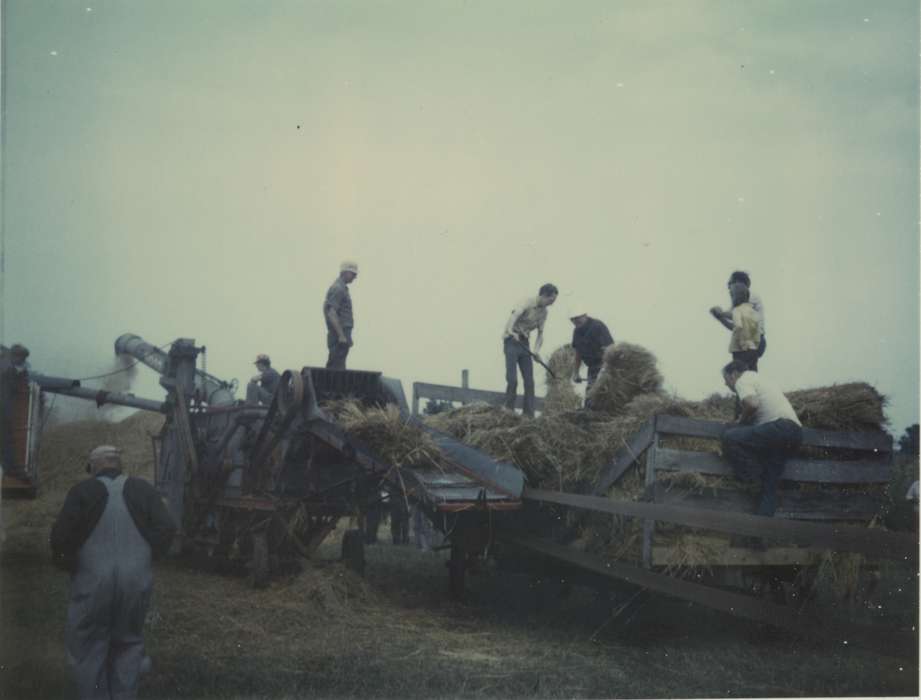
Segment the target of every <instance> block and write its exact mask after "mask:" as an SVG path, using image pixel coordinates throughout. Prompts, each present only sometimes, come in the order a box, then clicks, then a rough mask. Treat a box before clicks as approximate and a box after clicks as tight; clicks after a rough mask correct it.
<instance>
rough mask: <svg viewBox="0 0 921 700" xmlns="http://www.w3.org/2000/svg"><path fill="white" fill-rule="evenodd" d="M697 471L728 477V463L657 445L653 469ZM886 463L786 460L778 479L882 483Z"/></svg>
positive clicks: (885, 480) (886, 475) (886, 478)
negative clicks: (654, 467)
mask: <svg viewBox="0 0 921 700" xmlns="http://www.w3.org/2000/svg"><path fill="white" fill-rule="evenodd" d="M663 469H665V470H669V471H679V472H698V473H700V474H712V475H715V476H732V475H733V471H732V466H731V465H730V464H729V463H727V462H726V461H725V460H724V459H722V458H721V457H720V456H719V455H716V454H712V453H710V452H688V451H685V450H672V449H668V448H665V447H660V448H659V449H658V451H657V452H656V471H660V470H663ZM889 476H890V473H889V465H888V463H883V462H869V461H854V462H841V461H833V460H820V459H796V458H794V459H789V460H787V464H786V467H784V471H783V475H782V476H781V478H782V479H787V480H789V481H809V482H818V483H825V484H885V483H888V482H889Z"/></svg>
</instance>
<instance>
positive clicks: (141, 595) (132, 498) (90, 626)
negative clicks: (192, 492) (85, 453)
mask: <svg viewBox="0 0 921 700" xmlns="http://www.w3.org/2000/svg"><path fill="white" fill-rule="evenodd" d="M121 466H122V465H121V456H120V451H119V450H118V449H117V448H116V447H113V446H112V445H100V446H99V447H97V448H96V449H94V450H93V451H92V452H90V456H89V464H88V465H87V471H88V472H89V473H90V474H91V475H92V478H90V479H86V480H85V481H82V482H80V483H79V484H77V485H76V486H74V487H73V488H72V489H71V490H70V491H69V492H68V494H67V498H66V500H65V501H64V506H63V507H62V508H61V512H60V514H59V515H58V517H57V520H56V521H55V523H54V527H53V528H52V530H51V552H52V557H53V560H54V563H55V564H56V565H58V566H59V567H61V568H63V569H65V570H67V571H69V572H70V573H71V582H70V603H69V605H68V607H67V628H66V632H65V642H66V645H67V653H68V656H69V658H70V663H71V665H72V666H73V669H74V675H75V678H76V682H77V692H78V695H79V697H80V698H81V699H82V698H134V697H135V696H136V694H137V686H138V677H139V675H140V674H141V673H142V672H143V671H144V670H146V669H148V668H149V666H150V660H149V659H148V658H147V656H146V654H145V653H144V638H143V631H144V618H145V616H146V614H147V606H148V604H149V602H150V595H151V589H152V586H153V572H152V569H151V560H152V558H154V557H158V556H160V555H163V554H165V553H166V552H167V550H168V549H169V546H170V543H171V542H172V539H173V535H174V533H175V532H176V525H175V523H174V522H173V519H172V517H171V516H170V514H169V512H168V511H167V509H166V506H165V505H164V503H163V501H162V499H161V498H160V494H159V493H157V491H156V489H155V488H154V487H153V486H151V484H149V483H148V482H147V481H144V480H143V479H139V478H136V477H129V476H127V475H126V474H123V473H122V469H121Z"/></svg>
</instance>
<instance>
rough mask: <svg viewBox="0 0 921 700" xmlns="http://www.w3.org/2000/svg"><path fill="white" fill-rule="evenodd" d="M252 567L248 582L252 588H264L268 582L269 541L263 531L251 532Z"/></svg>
mask: <svg viewBox="0 0 921 700" xmlns="http://www.w3.org/2000/svg"><path fill="white" fill-rule="evenodd" d="M251 564H252V568H251V569H250V572H249V582H250V585H252V587H253V588H265V587H266V586H267V585H268V584H269V541H268V537H267V536H266V534H265V533H264V532H256V533H254V534H253V558H252V560H251Z"/></svg>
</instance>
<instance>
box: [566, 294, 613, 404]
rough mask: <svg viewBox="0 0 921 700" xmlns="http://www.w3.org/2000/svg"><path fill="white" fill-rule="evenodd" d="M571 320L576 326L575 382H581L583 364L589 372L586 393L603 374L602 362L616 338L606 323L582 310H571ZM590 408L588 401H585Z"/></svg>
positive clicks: (574, 341)
mask: <svg viewBox="0 0 921 700" xmlns="http://www.w3.org/2000/svg"><path fill="white" fill-rule="evenodd" d="M570 314H571V315H570V317H569V320H570V321H572V325H573V326H574V328H573V331H572V347H573V350H575V351H576V362H575V367H574V369H573V373H572V378H573V381H576V382H580V381H582V379H581V378H580V377H579V368H580V367H581V366H582V363H583V362H584V363H585V367H586V369H587V370H588V377H587V382H588V383H587V384H586V392H587V391H588V390H589V389H591V388H592V385H593V384H594V383H595V380H596V379H598V374H599V373H600V372H601V361H602V359H603V358H604V351H605V348H607V347H608V346H609V345H613V344H614V338H613V337H611V331H609V330H608V327H607V326H606V325H605V324H604V322H602V321H599V320H598V319H597V318H592V317H591V316H589V315H588V314H587V313H585V311H584V310H583V309H582V308H579V307H573V308H572V309H571V310H570ZM585 404H586V407H588V399H587V398H586V400H585Z"/></svg>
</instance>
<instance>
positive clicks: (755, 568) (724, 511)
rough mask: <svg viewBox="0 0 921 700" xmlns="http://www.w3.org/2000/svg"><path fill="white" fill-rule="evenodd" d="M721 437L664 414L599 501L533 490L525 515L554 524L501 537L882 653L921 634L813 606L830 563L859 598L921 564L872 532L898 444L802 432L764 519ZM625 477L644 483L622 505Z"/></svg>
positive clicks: (648, 427)
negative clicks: (581, 527) (881, 576)
mask: <svg viewBox="0 0 921 700" xmlns="http://www.w3.org/2000/svg"><path fill="white" fill-rule="evenodd" d="M724 428H725V425H724V424H722V423H717V422H712V421H704V420H697V419H691V418H684V417H676V416H668V415H658V416H655V417H653V418H651V419H650V420H648V421H647V422H646V423H645V424H644V425H643V426H642V427H641V428H640V429H639V430H638V431H637V432H636V433H635V434H634V435H633V436H632V437H631V438H630V439H629V440H627V441H626V442H625V444H624V446H623V448H622V449H621V450H620V451H619V452H618V454H617V455H616V456H615V458H614V460H613V461H612V462H611V463H610V464H609V465H608V466H607V468H606V469H604V470H603V471H602V472H601V474H600V476H599V479H598V481H597V483H596V485H595V488H594V492H593V494H592V495H586V494H574V493H565V492H560V491H551V490H541V489H527V488H526V489H525V490H524V493H523V495H522V499H523V500H524V501H525V503H526V504H527V505H528V507H529V508H530V509H532V510H535V509H536V510H537V511H545V512H546V513H547V515H549V516H550V517H545V519H544V520H545V522H549V523H553V522H556V523H559V524H561V525H560V526H559V527H555V528H554V527H552V526H551V527H549V528H545V529H544V530H543V532H541V533H540V536H535V534H534V528H533V527H532V528H531V531H530V532H528V531H524V530H521V529H518V530H515V529H511V530H508V531H506V532H503V533H501V534H500V539H502V540H503V541H504V542H506V543H507V544H508V545H509V546H511V547H512V548H514V549H518V550H523V551H528V552H532V553H537V554H541V555H543V556H544V557H546V558H548V559H549V560H551V561H554V562H557V563H559V564H563V565H565V566H567V567H574V568H576V569H581V570H582V571H584V572H589V573H590V574H592V575H594V576H600V577H605V578H614V579H618V580H620V581H625V582H628V583H630V584H633V585H635V586H638V587H640V588H641V589H646V590H648V591H654V592H659V593H664V594H666V595H670V596H674V597H677V598H681V599H685V600H688V601H692V602H695V603H699V604H702V605H705V606H709V607H712V608H716V609H719V610H723V611H726V612H730V613H731V614H734V615H739V616H742V617H747V618H750V619H753V620H756V621H759V622H764V623H769V624H773V625H780V626H786V627H792V628H796V629H798V630H800V631H804V632H806V633H809V634H813V635H815V634H818V635H822V636H827V635H836V634H844V635H847V636H846V637H845V638H851V639H872V640H874V641H875V642H876V643H881V644H885V645H893V644H896V639H898V640H899V642H898V643H902V644H909V643H913V642H912V641H911V640H913V638H914V633H907V632H906V631H904V630H892V629H888V628H886V629H884V628H879V627H876V626H874V627H870V626H867V625H859V626H857V625H854V624H851V621H850V620H849V619H848V615H847V614H840V615H839V614H837V613H836V614H832V615H829V614H828V611H827V610H823V611H821V612H820V611H818V610H816V609H814V607H812V606H810V604H809V600H810V598H811V597H812V595H811V594H812V592H813V587H814V584H815V583H816V577H817V575H819V573H820V572H821V571H822V569H823V566H824V567H827V566H829V565H832V566H834V565H837V566H839V570H838V574H840V573H841V571H840V567H841V562H844V566H845V568H849V569H851V570H852V572H853V573H852V575H850V576H847V577H843V578H845V580H846V589H847V590H845V591H843V593H844V594H846V596H847V597H848V598H849V599H850V600H852V601H853V600H856V599H857V598H858V596H859V593H858V590H857V586H858V584H861V585H863V586H864V587H865V588H867V587H869V588H870V589H872V583H873V580H874V572H875V571H876V568H877V566H878V564H879V562H880V560H882V559H895V560H899V561H907V562H912V563H915V564H916V562H917V549H918V542H917V538H916V537H913V536H910V535H906V534H901V533H893V532H886V531H883V530H882V529H880V528H875V527H873V525H874V524H875V519H876V518H877V516H879V514H880V511H881V508H882V505H883V498H884V490H885V484H886V483H887V482H888V479H889V463H890V460H891V453H892V444H891V438H890V437H889V436H888V435H886V434H883V433H857V432H829V431H820V430H812V429H808V428H806V429H804V444H803V449H802V451H801V454H800V455H798V456H797V457H796V458H795V459H792V460H790V461H789V462H788V464H787V466H786V468H785V471H784V474H783V476H782V479H783V481H782V484H783V486H782V489H781V492H780V499H779V510H778V512H777V514H776V516H775V517H774V518H766V517H761V516H757V515H753V514H752V513H754V511H755V497H756V496H755V494H754V493H752V492H748V491H746V490H745V489H744V488H742V485H741V484H740V483H739V482H737V481H736V480H735V479H734V477H733V476H732V469H731V467H730V465H729V464H728V463H726V462H725V461H724V460H723V459H722V458H721V457H720V456H719V454H718V453H717V452H716V449H715V445H716V442H717V441H718V439H719V436H720V434H721V432H722V430H723V429H724ZM627 479H634V480H639V483H640V489H639V492H636V491H635V490H634V493H636V495H635V497H634V498H625V497H624V493H625V491H630V489H625V488H624V483H623V482H624V481H625V480H627ZM561 513H562V514H563V515H562V516H561ZM599 517H608V518H609V528H610V529H609V530H608V531H609V533H610V537H609V538H607V539H605V538H598V537H595V538H589V541H587V540H586V539H585V538H578V537H574V536H573V534H572V533H573V528H572V527H571V523H572V522H573V521H574V520H575V521H579V520H580V519H581V521H582V522H584V521H585V519H586V518H595V519H597V518H599ZM567 522H568V523H569V524H570V526H569V527H566V526H563V525H562V524H564V523H567ZM596 529H597V528H596ZM592 539H593V541H592ZM753 540H754V541H753ZM831 552H834V553H835V555H832V554H831ZM834 556H837V557H838V560H837V562H836V560H835V559H834V558H833V557H834ZM839 578H841V577H840V576H839ZM864 593H866V590H864Z"/></svg>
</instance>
